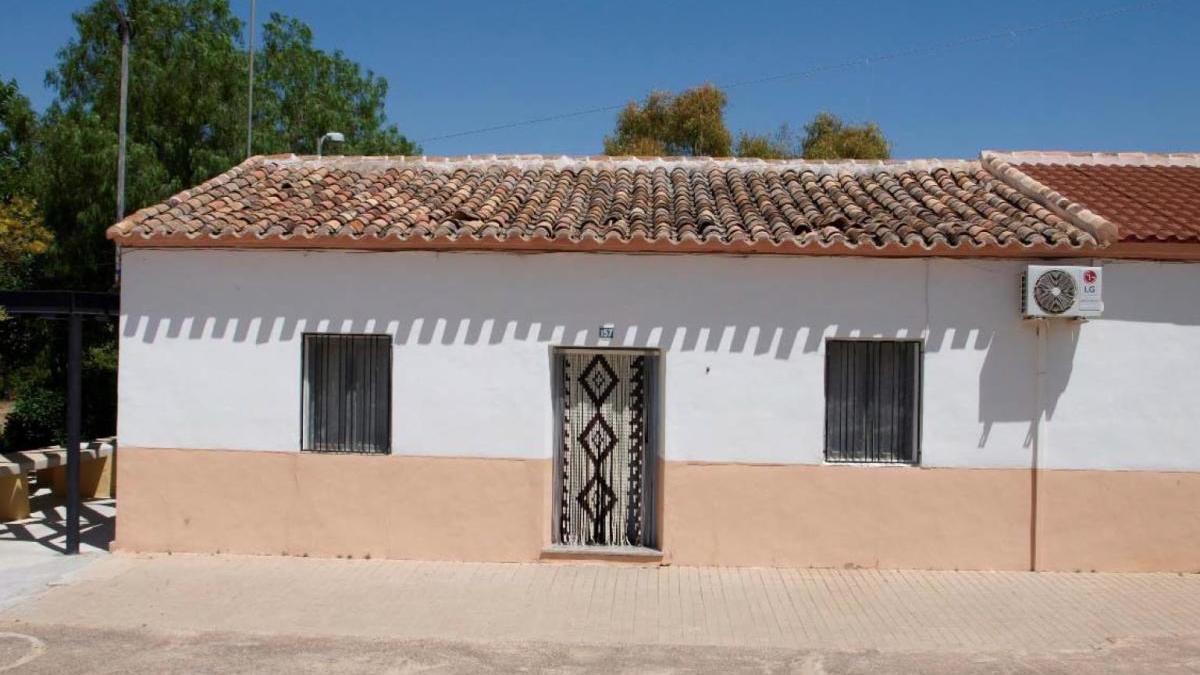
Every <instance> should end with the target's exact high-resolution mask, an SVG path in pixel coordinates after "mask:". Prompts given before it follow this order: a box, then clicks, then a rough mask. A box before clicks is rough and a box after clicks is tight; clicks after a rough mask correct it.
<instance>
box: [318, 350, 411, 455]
mask: <svg viewBox="0 0 1200 675" xmlns="http://www.w3.org/2000/svg"><path fill="white" fill-rule="evenodd" d="M302 358H303V361H304V365H303V369H304V402H303V405H302V420H301V429H302V431H303V443H302V449H303V450H306V451H310V452H345V453H382V454H386V453H388V452H390V451H391V445H392V443H391V432H392V415H391V409H392V404H391V399H392V341H391V338H390V337H388V336H387V335H326V334H307V335H305V336H304V346H303V357H302Z"/></svg>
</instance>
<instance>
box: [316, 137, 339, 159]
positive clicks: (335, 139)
mask: <svg viewBox="0 0 1200 675" xmlns="http://www.w3.org/2000/svg"><path fill="white" fill-rule="evenodd" d="M325 141H330V142H333V143H345V142H346V137H345V136H344V135H343V134H342V132H340V131H330V132H329V133H327V134H325V135H324V136H322V137H320V138H319V139H317V157H320V156H321V146H322V145H325Z"/></svg>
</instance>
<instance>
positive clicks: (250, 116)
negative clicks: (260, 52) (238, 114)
mask: <svg viewBox="0 0 1200 675" xmlns="http://www.w3.org/2000/svg"><path fill="white" fill-rule="evenodd" d="M246 98H247V101H248V105H247V108H246V157H250V155H251V154H253V152H254V151H253V149H252V147H253V141H254V0H250V91H249V93H248V95H247V97H246Z"/></svg>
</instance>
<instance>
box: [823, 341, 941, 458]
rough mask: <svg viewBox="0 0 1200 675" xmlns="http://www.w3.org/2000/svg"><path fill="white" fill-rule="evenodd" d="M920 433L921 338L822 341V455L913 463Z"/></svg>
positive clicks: (918, 445)
mask: <svg viewBox="0 0 1200 675" xmlns="http://www.w3.org/2000/svg"><path fill="white" fill-rule="evenodd" d="M920 438H921V343H920V342H918V341H915V340H901V341H876V340H829V341H827V342H826V343H825V459H826V461H830V462H863V463H873V462H879V463H885V464H886V463H893V464H911V463H915V462H916V461H917V453H918V449H919V447H920Z"/></svg>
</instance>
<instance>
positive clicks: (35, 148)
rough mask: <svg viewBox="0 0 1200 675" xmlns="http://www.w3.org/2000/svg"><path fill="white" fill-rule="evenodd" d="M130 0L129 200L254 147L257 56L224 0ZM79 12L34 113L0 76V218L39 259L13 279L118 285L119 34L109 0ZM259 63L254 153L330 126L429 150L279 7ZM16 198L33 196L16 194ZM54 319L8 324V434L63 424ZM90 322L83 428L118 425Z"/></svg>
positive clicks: (3, 324) (36, 439)
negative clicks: (43, 104)
mask: <svg viewBox="0 0 1200 675" xmlns="http://www.w3.org/2000/svg"><path fill="white" fill-rule="evenodd" d="M125 5H126V9H127V13H128V15H129V17H130V18H131V20H132V24H133V39H132V42H131V46H130V51H129V56H130V63H129V74H130V78H129V117H128V138H127V145H126V155H127V158H126V165H127V170H126V190H125V203H126V211H127V212H132V211H133V210H135V209H138V208H141V207H143V206H147V205H149V204H153V203H155V202H158V201H161V200H163V199H165V198H166V197H168V196H170V195H171V194H173V193H175V192H178V191H180V190H183V189H185V188H187V187H189V186H192V185H196V184H198V183H201V182H203V181H205V180H207V179H208V178H210V177H212V176H214V175H216V174H218V173H220V172H222V171H225V170H227V169H229V168H230V167H232V166H234V165H235V164H237V163H239V162H241V161H242V160H243V159H244V158H245V150H246V147H245V143H246V82H247V80H246V77H247V65H248V63H247V59H248V55H247V52H246V50H245V48H244V45H243V43H242V38H241V35H242V31H243V28H244V27H243V25H242V23H241V21H239V20H238V18H237V17H236V16H234V14H233V12H232V11H231V9H230V4H229V0H126V1H125ZM73 21H74V23H75V35H74V36H73V37H72V38H71V39H70V40H69V41H68V42H67V43H66V44H65V45H64V46H63V47H62V48H61V49H60V50H59V52H58V58H57V64H56V65H55V67H54V69H53V70H51V71H50V72H49V73H48V74H47V76H46V82H47V85H48V86H49V87H51V88H52V89H53V90H54V92H55V94H56V96H55V100H54V102H53V103H51V105H50V107H49V108H48V109H47V110H46V112H45V113H44V114H43V115H42V117H41V118H40V120H39V119H38V117H37V116H36V115H35V114H34V113H33V112H32V110H31V109H30V108H29V104H28V101H27V100H26V99H25V98H24V97H22V96H20V94H19V92H18V91H17V89H16V86H15V84H12V83H8V84H4V83H2V82H0V201H3V203H4V204H5V205H6V206H5V207H4V210H2V211H0V227H3V228H7V230H8V231H10V232H16V231H19V232H20V233H21V238H20V239H18V238H16V237H14V238H13V242H14V247H16V246H17V244H16V243H15V242H18V241H19V242H21V243H20V245H19V248H20V249H21V251H22V254H21V256H8V255H7V254H5V256H6V257H5V260H9V259H15V258H16V257H20V258H21V259H22V260H29V259H31V258H30V256H36V260H37V263H36V264H35V265H24V266H23V267H22V268H21V269H22V270H23V273H22V274H21V275H12V274H10V275H9V279H10V281H9V282H8V283H9V285H19V286H21V287H24V288H75V289H81V290H86V289H92V290H105V289H109V288H111V287H112V285H113V280H114V269H115V264H114V262H115V261H114V255H113V246H112V244H111V243H110V242H108V241H107V240H106V239H105V237H104V230H105V229H106V228H107V227H108V225H110V224H111V223H112V222H113V220H114V218H115V216H116V186H115V182H116V176H115V174H116V166H117V116H118V103H119V101H118V94H119V88H120V79H119V78H120V53H121V46H120V39H119V36H118V33H117V31H116V17H115V15H114V13H113V9H112V6H111V3H110V2H109V0H93V1H92V2H91V3H90V4H89V5H87V6H86V7H84V8H83V9H82V10H80V11H78V12H77V13H75V14H74V15H73ZM255 71H256V75H257V76H256V80H255V129H254V131H255V133H254V148H253V149H254V151H255V152H256V153H261V154H268V153H282V152H297V153H310V152H313V150H314V148H315V143H316V139H317V137H318V136H320V135H321V134H323V133H325V132H326V131H340V132H343V133H344V134H345V135H346V141H347V142H346V143H345V144H344V145H343V146H342V147H340V148H330V149H331V150H335V151H338V152H345V153H363V154H375V153H388V154H415V153H419V152H420V148H418V147H417V146H416V145H414V144H413V143H412V142H411V141H409V140H408V139H407V138H405V137H404V136H403V135H402V134H401V133H400V132H399V130H398V129H397V128H396V127H395V125H392V124H388V123H387V119H386V117H385V115H384V112H383V110H384V101H385V99H386V96H387V90H388V85H387V82H386V81H385V80H384V79H383V78H381V77H378V76H376V75H375V74H373V73H372V72H370V71H369V70H364V69H363V68H361V67H360V66H359V65H358V64H356V63H354V62H353V61H351V60H349V59H347V58H346V57H345V56H344V55H343V54H341V53H340V52H332V53H329V52H326V51H323V50H320V49H317V48H316V47H315V46H314V45H313V35H312V31H311V30H310V29H309V28H308V26H305V25H304V24H303V23H301V22H299V21H296V20H294V19H289V18H287V17H284V16H281V15H278V14H273V15H271V17H270V19H269V21H268V22H267V25H266V29H265V34H264V44H263V48H262V50H261V51H258V52H257V53H256V55H255ZM14 195H20V196H22V198H23V199H24V201H21V202H19V203H18V202H14V201H13V200H12V198H13V196H14ZM39 226H40V227H42V228H44V229H39ZM45 247H48V250H46V251H45V252H41V251H42V249H43V248H45ZM3 265H6V263H5V262H0V266H3ZM9 267H10V268H11V265H9ZM3 272H4V270H3V269H0V273H3ZM0 276H2V275H0ZM14 279H15V280H14ZM46 325H47V324H46V322H37V321H27V320H16V319H13V320H8V321H0V398H2V397H4V396H7V395H16V396H17V398H18V402H17V407H16V410H15V412H14V414H13V416H12V417H10V424H9V426H10V427H13V425H14V424H16V425H17V426H16V427H13V428H12V429H11V430H10V431H7V432H4V433H5V435H4V438H3V439H0V440H2V441H3V442H0V445H3V444H4V443H7V444H8V445H9V446H10V447H11V446H13V445H14V444H31V443H42V442H48V441H49V440H51V439H54V438H57V437H59V436H60V435H61V423H62V420H61V410H60V409H61V405H60V403H61V399H62V396H61V394H62V391H61V389H62V383H63V381H64V377H63V375H64V374H63V373H62V372H61V371H62V364H61V362H62V359H61V358H60V355H61V354H62V348H63V344H62V339H61V336H60V335H59V332H60V331H55V330H53V326H51V327H50V328H46ZM86 330H87V331H88V334H86V335H85V340H87V343H88V344H89V345H92V346H93V349H92V350H91V351H90V352H89V357H88V359H87V360H86V361H85V364H84V379H85V387H86V388H87V389H88V397H87V401H88V404H87V405H86V406H85V420H84V428H85V433H87V434H92V435H95V434H101V433H111V431H112V427H113V421H114V414H113V409H114V400H115V387H114V384H113V382H114V377H113V375H114V372H115V371H114V365H115V338H116V336H115V332H114V330H113V327H112V326H110V325H106V324H100V323H89V324H88V327H87V329H86ZM6 364H8V365H7V367H8V368H9V369H8V370H5V368H6Z"/></svg>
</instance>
